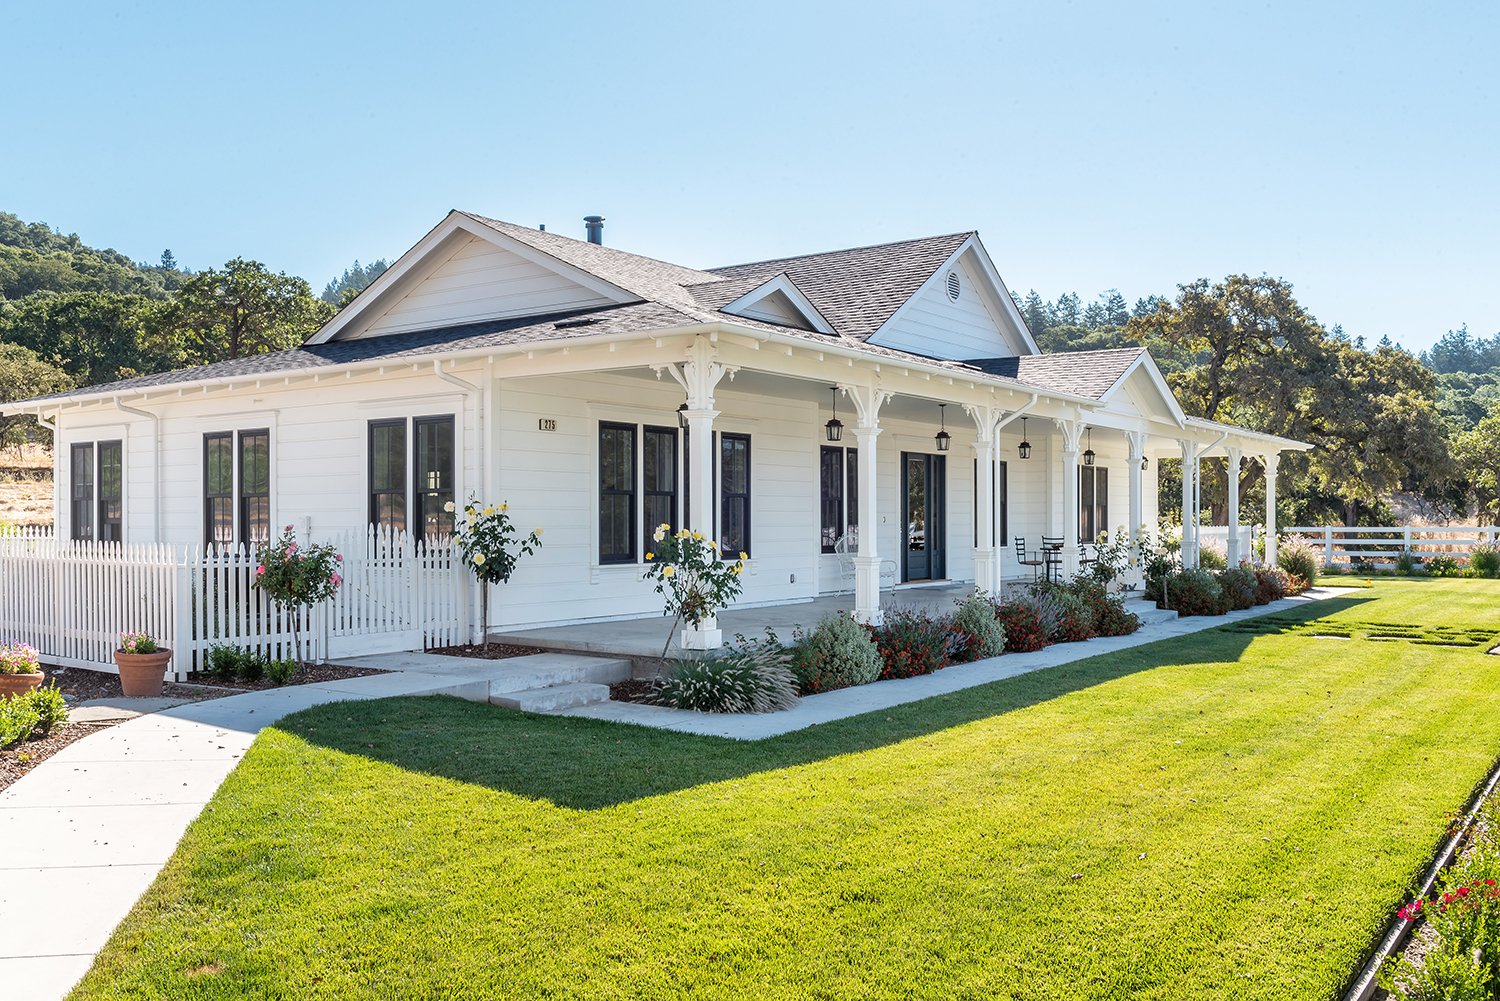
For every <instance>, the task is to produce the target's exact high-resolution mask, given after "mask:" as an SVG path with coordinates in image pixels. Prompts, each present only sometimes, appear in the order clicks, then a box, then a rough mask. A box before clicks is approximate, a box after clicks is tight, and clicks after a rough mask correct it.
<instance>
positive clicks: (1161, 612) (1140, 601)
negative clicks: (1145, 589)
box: [1125, 598, 1177, 626]
mask: <svg viewBox="0 0 1500 1001" xmlns="http://www.w3.org/2000/svg"><path fill="white" fill-rule="evenodd" d="M1125 611H1127V612H1134V613H1135V615H1136V617H1137V618H1138V619H1140V620H1141V625H1143V626H1151V625H1155V624H1156V623H1158V622H1171V621H1172V620H1174V619H1176V618H1177V613H1176V612H1174V611H1173V610H1172V609H1170V608H1157V607H1156V602H1154V601H1148V600H1146V599H1145V598H1131V599H1129V600H1128V601H1126V602H1125Z"/></svg>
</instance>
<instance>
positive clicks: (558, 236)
mask: <svg viewBox="0 0 1500 1001" xmlns="http://www.w3.org/2000/svg"><path fill="white" fill-rule="evenodd" d="M457 211H459V212H462V213H463V214H464V215H466V216H468V217H469V218H471V219H476V220H478V221H479V222H482V223H484V224H485V225H487V226H493V225H498V226H504V227H507V228H509V229H514V230H519V231H521V232H523V233H527V234H531V235H533V236H539V237H542V238H543V239H542V241H541V242H546V241H548V240H565V241H567V242H568V243H575V244H579V245H581V247H586V248H588V251H587V252H588V253H596V252H601V251H602V252H604V253H608V254H613V255H616V256H619V257H629V258H632V259H634V260H637V261H646V262H649V263H651V264H659V265H662V266H663V267H668V268H673V269H674V270H677V271H692V272H696V273H697V274H701V275H705V276H707V277H706V278H705V280H704V281H703V282H699V283H697V284H708V283H709V282H712V281H722V280H723V278H722V277H720V276H719V275H715V274H712V273H710V272H707V271H704V270H703V269H701V268H694V267H689V266H688V265H686V264H678V263H677V262H676V261H665V260H662V259H661V258H660V257H650V256H648V255H646V254H637V253H635V252H634V251H631V250H621V249H620V248H619V247H611V246H608V245H607V244H603V243H594V242H592V241H590V240H580V239H578V238H577V237H575V236H567V235H565V234H563V233H554V232H552V231H551V230H550V229H533V228H532V227H530V226H523V225H522V224H521V223H518V222H510V221H509V220H507V219H496V218H494V217H493V216H486V215H480V214H479V213H477V212H469V211H466V210H464V209H458V210H457ZM511 235H513V236H516V237H517V239H519V238H520V237H519V234H511ZM537 249H538V250H543V249H544V248H541V247H538V248H537ZM678 284H681V285H687V284H688V283H687V282H680V283H678Z"/></svg>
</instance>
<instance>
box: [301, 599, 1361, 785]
mask: <svg viewBox="0 0 1500 1001" xmlns="http://www.w3.org/2000/svg"><path fill="white" fill-rule="evenodd" d="M1371 600H1373V599H1371V598H1364V597H1353V596H1350V597H1343V598H1333V599H1327V600H1324V601H1320V602H1318V603H1316V604H1310V605H1307V606H1304V607H1301V608H1297V609H1292V610H1289V611H1286V612H1280V613H1277V614H1276V615H1275V616H1274V617H1275V618H1276V619H1277V620H1279V621H1281V622H1283V623H1288V624H1292V623H1295V624H1301V623H1304V622H1308V621H1311V620H1313V619H1318V618H1323V617H1326V616H1328V615H1331V614H1334V613H1337V612H1340V611H1344V610H1347V609H1349V608H1352V607H1354V606H1356V605H1358V604H1361V603H1363V602H1367V601H1371ZM1253 639H1255V634H1249V633H1246V632H1243V631H1236V630H1235V629H1234V628H1233V624H1231V625H1229V626H1221V627H1217V628H1214V629H1210V630H1206V631H1204V632H1201V633H1194V634H1190V635H1188V636H1183V637H1175V638H1172V639H1166V640H1161V641H1158V642H1156V643H1150V644H1146V645H1144V646H1140V647H1135V648H1133V649H1130V650H1125V651H1122V652H1119V653H1113V654H1102V655H1099V656H1095V657H1090V658H1088V659H1087V660H1081V661H1077V662H1075V663H1072V664H1064V665H1061V666H1059V667H1052V668H1046V669H1044V670H1041V671H1037V672H1035V673H1032V674H1026V675H1022V676H1020V677H1017V678H1010V679H1007V680H1004V681H997V682H993V683H991V684H988V685H982V686H979V687H977V688H970V689H966V690H964V691H961V692H955V693H952V694H949V695H939V696H934V697H932V698H927V699H923V700H921V701H920V702H912V703H908V704H907V705H903V706H896V707H894V708H891V709H883V710H877V711H874V712H870V713H866V714H865V715H862V716H854V717H850V718H849V719H844V720H838V721H835V722H833V723H825V724H821V725H818V726H815V727H811V728H809V729H806V730H799V731H796V732H794V733H789V734H785V735H783V736H780V737H772V738H769V739H766V740H759V741H740V740H729V739H725V738H721V737H700V736H696V735H692V734H682V733H674V732H671V731H666V730H657V729H652V728H647V727H638V726H628V725H622V724H618V723H607V722H603V721H599V720H591V719H582V718H573V717H566V716H534V715H529V714H526V713H520V712H516V711H513V710H507V709H498V708H495V707H492V706H488V705H484V704H480V703H473V702H464V701H461V700H458V699H451V698H399V699H382V700H379V701H372V702H341V703H334V704H331V705H326V706H319V707H317V708H315V709H309V710H306V711H304V712H300V713H297V714H296V715H293V716H289V717H287V718H285V719H283V720H282V721H281V722H280V723H279V724H277V728H278V729H281V730H283V731H286V732H287V733H291V734H294V735H296V736H298V737H300V738H302V739H304V740H307V741H308V742H310V743H313V744H317V745H320V746H323V747H327V748H330V749H332V750H337V751H342V752H345V753H348V754H354V755H360V756H363V757H366V758H370V759H373V760H376V761H382V762H385V763H387V764H391V765H395V766H397V767H400V768H405V769H408V770H410V771H414V772H424V773H427V774H429V775H435V776H439V777H442V778H447V779H454V780H457V781H460V782H469V783H474V784H476V785H482V786H487V787H489V788H491V789H495V790H499V791H502V792H509V793H513V794H515V795H518V796H525V797H527V798H531V799H544V800H547V801H550V802H551V803H553V804H555V805H557V806H560V807H563V808H567V809H575V810H593V809H599V808H602V807H609V806H615V805H618V804H621V803H628V802H631V801H633V800H638V799H642V798H645V797H649V796H657V795H662V794H665V793H672V792H676V791H679V790H682V789H686V788H690V787H692V786H696V785H701V784H704V783H710V782H719V781H724V780H727V779H735V778H741V777H744V776H746V775H750V774H753V773H755V772H760V771H766V770H771V769H779V768H786V767H791V766H796V765H803V764H808V763H811V762H815V761H819V760H822V759H824V758H830V757H834V756H836V755H841V754H852V753H858V752H861V751H868V750H872V749H874V748H878V747H883V746H886V745H889V744H894V743H897V742H900V741H903V740H909V739H911V738H913V737H923V736H927V735H930V734H933V733H936V732H938V731H940V730H945V729H948V728H950V727H956V726H962V725H964V724H966V723H972V722H975V721H976V720H981V719H986V718H988V717H991V716H997V715H1000V714H1002V713H1008V712H1012V711H1014V710H1017V709H1023V708H1025V707H1027V706H1032V705H1036V704H1038V703H1041V702H1046V701H1048V700H1051V699H1055V698H1059V697H1061V696H1064V695H1067V694H1069V693H1070V692H1076V691H1080V690H1083V689H1087V688H1090V687H1092V686H1094V685H1098V684H1103V683H1105V682H1109V681H1114V680H1115V679H1117V678H1122V677H1126V676H1128V675H1131V674H1135V673H1137V672H1140V671H1149V670H1153V669H1155V668H1159V667H1169V666H1178V665H1183V664H1194V663H1201V662H1204V661H1230V660H1237V659H1238V658H1239V656H1240V655H1241V653H1243V651H1244V649H1245V647H1246V646H1248V645H1249V643H1250V642H1251V641H1252V640H1253Z"/></svg>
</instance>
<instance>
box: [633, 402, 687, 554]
mask: <svg viewBox="0 0 1500 1001" xmlns="http://www.w3.org/2000/svg"><path fill="white" fill-rule="evenodd" d="M641 464H642V477H641V481H642V484H641V485H642V489H643V492H644V494H645V501H646V505H645V518H644V519H642V532H643V541H642V543H641V550H642V552H647V553H649V552H651V551H652V550H651V536H652V533H654V532H655V531H656V526H657V525H661V524H668V525H672V526H674V527H675V526H676V525H678V523H679V522H678V518H677V485H678V476H677V429H676V428H669V427H651V426H649V425H648V426H647V427H646V429H645V432H644V435H643V437H642V447H641Z"/></svg>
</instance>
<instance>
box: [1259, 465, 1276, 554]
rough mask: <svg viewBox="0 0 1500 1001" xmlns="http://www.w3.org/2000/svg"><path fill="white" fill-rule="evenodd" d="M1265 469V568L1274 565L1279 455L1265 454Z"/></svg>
mask: <svg viewBox="0 0 1500 1001" xmlns="http://www.w3.org/2000/svg"><path fill="white" fill-rule="evenodd" d="M1261 461H1262V462H1263V463H1265V467H1266V566H1268V567H1274V566H1275V565H1276V468H1277V467H1278V466H1280V465H1281V453H1279V452H1267V453H1266V454H1265V455H1263V456H1261Z"/></svg>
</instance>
